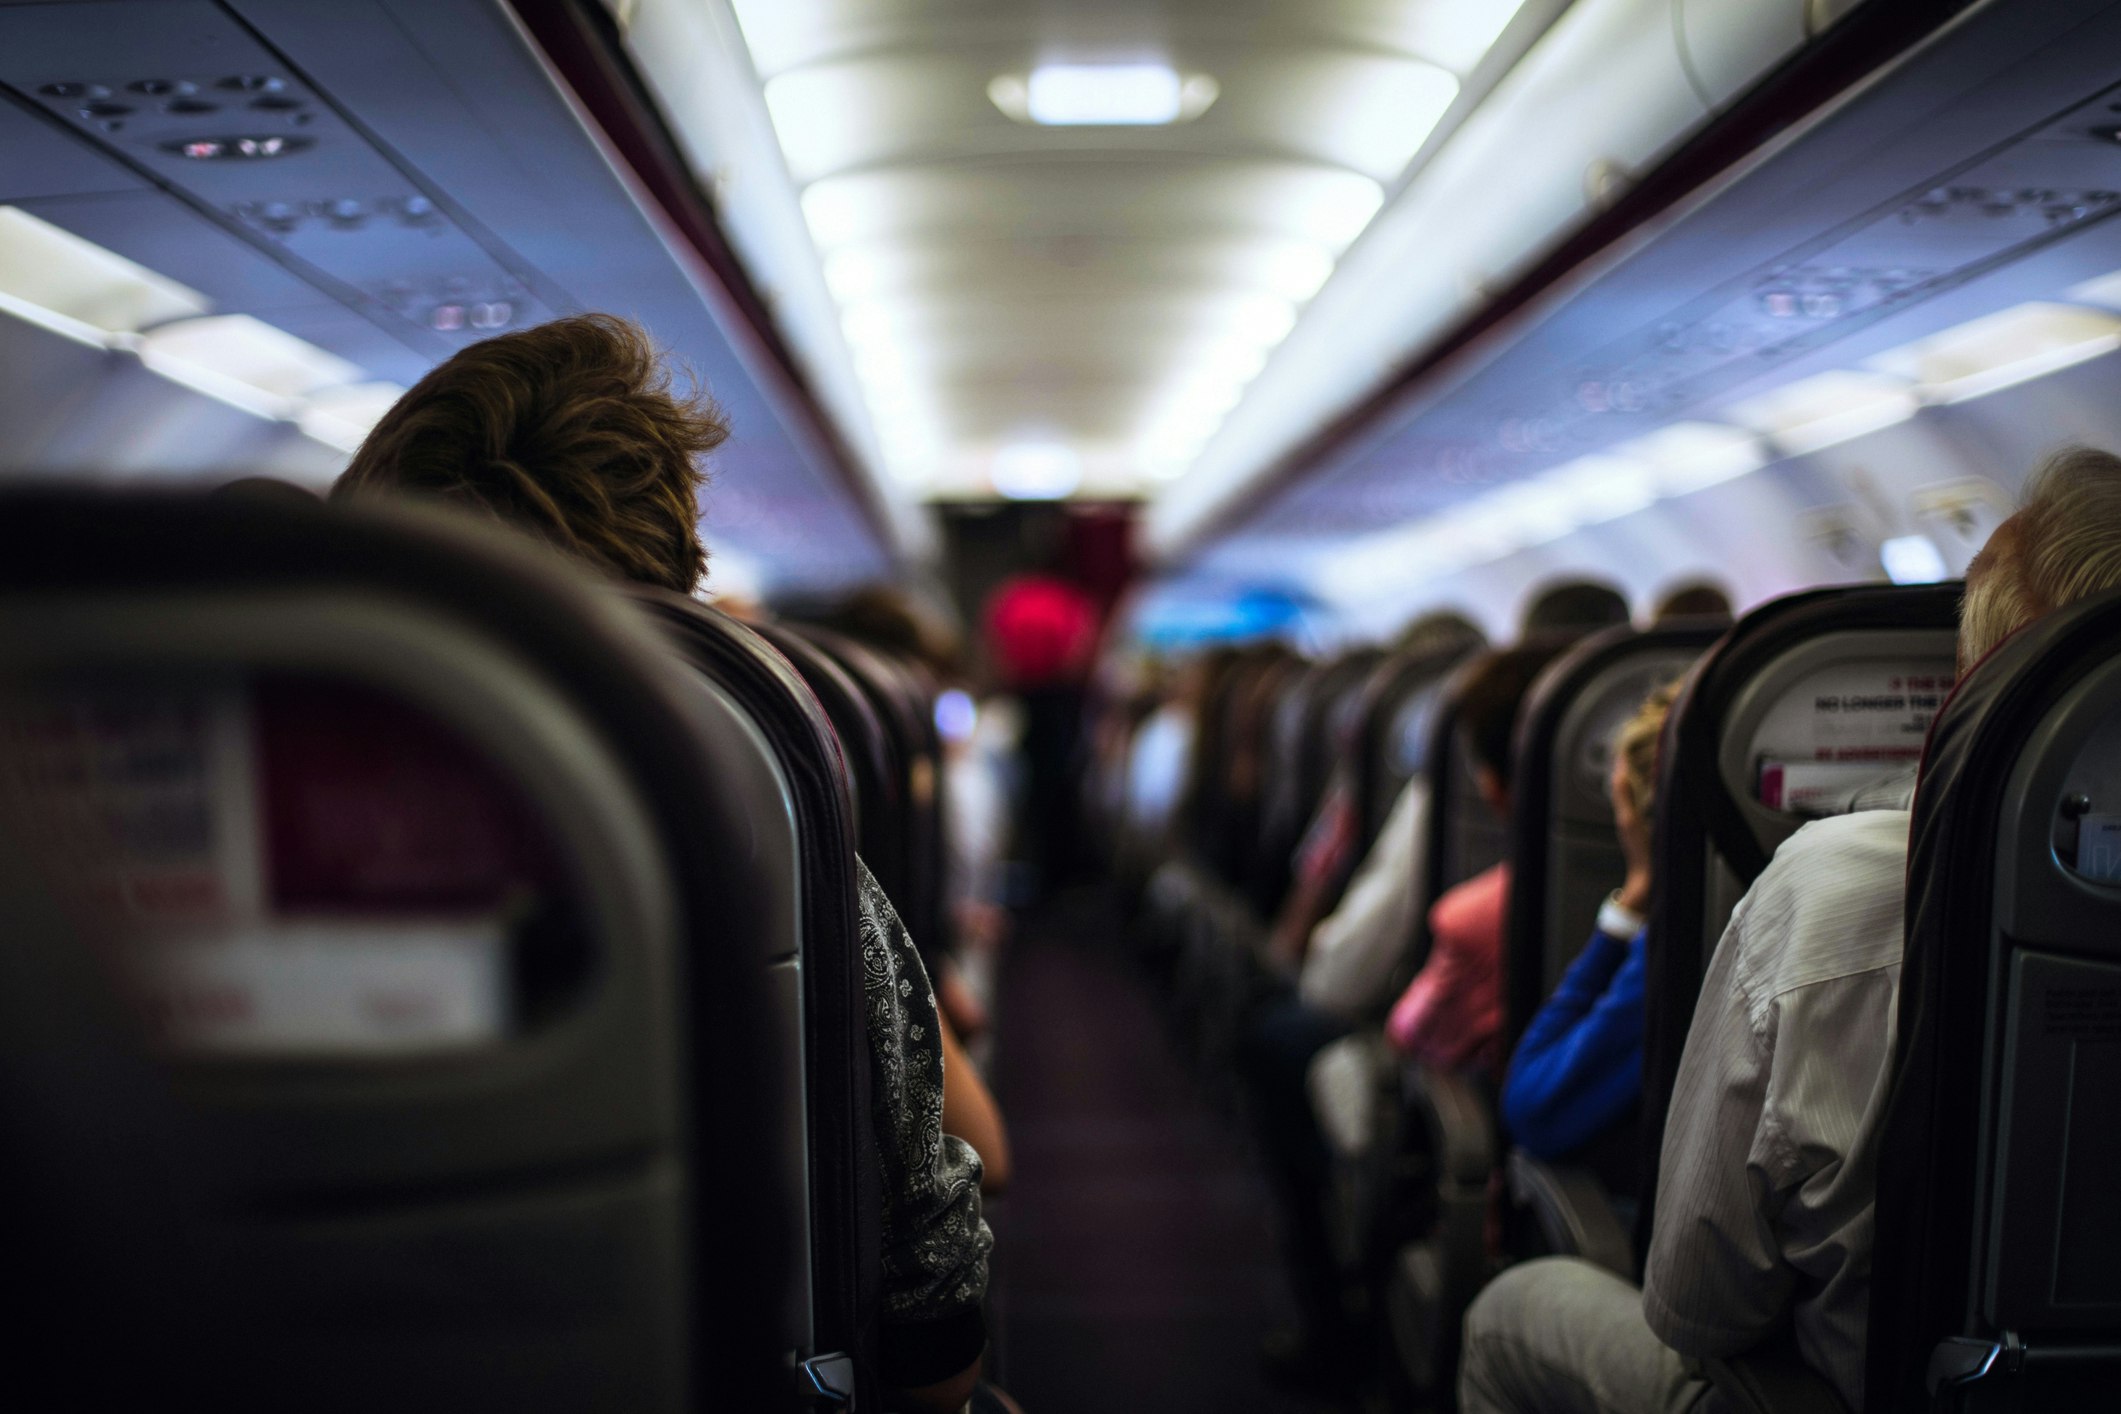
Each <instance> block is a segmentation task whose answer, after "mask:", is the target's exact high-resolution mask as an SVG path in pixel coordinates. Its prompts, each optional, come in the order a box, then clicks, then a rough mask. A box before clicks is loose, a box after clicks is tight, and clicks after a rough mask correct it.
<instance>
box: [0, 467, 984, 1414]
mask: <svg viewBox="0 0 2121 1414" xmlns="http://www.w3.org/2000/svg"><path fill="white" fill-rule="evenodd" d="M933 691H934V689H933V686H932V685H930V684H927V683H925V682H923V681H922V680H921V678H920V676H919V672H918V670H917V669H915V668H914V667H912V666H910V665H908V664H906V663H902V662H899V661H896V660H894V659H892V658H890V657H889V656H887V655H885V654H883V653H880V652H878V651H876V650H873V649H869V648H866V647H863V646H862V645H859V644H855V643H852V642H849V641H846V640H843V639H840V638H837V637H835V636H833V635H830V634H827V633H824V632H822V631H817V632H811V631H806V630H800V629H796V628H792V627H786V626H773V625H769V626H765V627H761V628H759V629H756V630H754V629H751V628H747V627H745V626H744V625H742V624H740V623H738V622H736V621H734V620H732V619H730V618H728V617H726V616H724V615H722V614H719V613H717V612H716V611H714V610H713V609H710V608H707V607H705V606H703V605H702V604H700V603H698V602H696V601H692V600H688V599H685V598H683V597H681V596H677V595H674V594H670V593H667V592H662V591H656V590H650V589H644V588H634V589H630V590H622V589H619V588H617V587H615V586H612V585H609V584H606V583H603V582H598V581H594V580H593V579H592V578H591V577H590V576H588V575H586V574H585V573H583V572H582V571H580V570H579V569H577V568H575V567H573V566H570V565H566V564H562V563H560V562H559V561H558V560H557V559H556V558H555V557H553V556H551V555H549V554H546V553H543V552H541V551H540V550H538V549H537V548H535V547H532V546H530V545H528V544H527V543H518V542H516V541H515V540H513V539H512V538H508V537H504V536H502V535H500V534H497V533H486V532H482V531H481V530H480V529H479V528H477V527H476V526H467V525H466V524H463V523H461V522H460V521H458V520H456V519H452V518H447V517H443V516H440V515H437V514H434V513H428V512H423V511H421V510H419V509H417V508H408V507H398V506H375V505H369V506H363V507H357V508H348V507H343V506H331V507H324V506H314V507H303V506H300V505H291V504H286V503H283V502H281V501H280V500H278V499H274V500H272V501H270V502H269V503H268V502H262V501H261V502H257V503H253V502H251V501H249V500H246V499H243V498H221V497H178V496H157V495H139V494H128V495H101V494H76V493H61V492H56V491H28V492H14V493H10V494H9V495H8V497H7V498H6V502H5V504H4V506H0V841H4V843H5V848H4V849H0V859H4V861H5V862H4V865H0V919H4V920H5V921H4V923H0V931H4V932H5V933H6V935H7V936H8V939H9V947H8V949H6V954H7V956H6V959H5V962H4V964H0V965H4V967H5V969H6V971H7V977H6V980H5V983H4V985H0V992H4V993H5V994H6V995H5V1001H4V1003H0V1006H4V1009H5V1011H6V1013H7V1017H8V1024H7V1026H6V1028H5V1029H6V1030H7V1032H8V1040H7V1041H6V1043H5V1044H4V1046H0V1115H4V1122H5V1124H6V1126H7V1128H8V1130H9V1131H10V1133H11V1134H12V1135H15V1136H17V1137H18V1138H19V1139H20V1141H21V1142H20V1143H19V1144H18V1145H17V1146H15V1147H14V1148H13V1150H12V1152H13V1154H14V1157H11V1159H10V1163H9V1165H8V1167H9V1170H10V1174H9V1178H8V1182H9V1184H10V1185H11V1186H12V1187H13V1189H14V1192H15V1196H17V1197H18V1199H20V1200H21V1201H20V1202H19V1203H18V1204H17V1205H11V1207H10V1211H11V1212H12V1213H14V1214H15V1215H16V1216H17V1217H18V1219H23V1218H24V1217H25V1216H26V1215H29V1214H34V1215H35V1220H34V1226H35V1228H36V1230H37V1234H38V1238H39V1240H38V1242H36V1243H31V1244H28V1245H27V1246H25V1248H24V1250H25V1252H26V1253H31V1254H33V1255H32V1256H28V1257H25V1260H24V1262H23V1264H22V1265H21V1267H20V1269H19V1270H18V1272H17V1280H18V1283H19V1284H20V1285H21V1286H22V1287H24V1288H30V1287H39V1289H41V1290H43V1291H44V1292H45V1293H46V1299H45V1300H44V1301H43V1302H42V1303H41V1304H40V1307H39V1310H40V1314H39V1315H37V1316H35V1317H33V1318H32V1319H31V1321H30V1324H29V1325H28V1326H27V1327H25V1329H24V1330H23V1331H21V1332H18V1334H22V1335H24V1336H25V1337H26V1339H25V1340H24V1341H23V1343H22V1344H21V1345H20V1346H19V1347H18V1348H21V1349H23V1350H25V1351H30V1352H37V1353H36V1354H34V1355H33V1356H32V1357H31V1358H32V1360H33V1363H39V1362H41V1363H45V1364H48V1365H49V1366H50V1367H51V1369H50V1372H51V1373H54V1374H61V1375H63V1376H64V1378H65V1379H66V1380H67V1381H68V1382H69V1383H70V1384H71V1385H72V1386H73V1387H74V1388H75V1389H76V1390H78V1391H82V1392H83V1393H84V1399H83V1401H82V1402H83V1406H84V1407H88V1405H90V1404H95V1403H98V1402H99V1401H97V1400H95V1399H89V1398H86V1395H87V1394H90V1393H107V1394H110V1395H112V1396H114V1397H115V1396H121V1395H122V1396H127V1397H131V1398H138V1397H140V1396H153V1397H155V1398H158V1399H167V1398H168V1397H169V1396H171V1395H172V1394H177V1395H185V1394H200V1395H208V1394H210V1395H212V1396H213V1397H214V1398H215V1399H216V1401H217V1402H218V1403H220V1404H221V1405H223V1406H224V1407H249V1406H251V1405H256V1406H258V1407H264V1406H266V1405H267V1404H270V1405H271V1406H272V1407H277V1408H284V1407H288V1406H289V1405H290V1404H299V1405H301V1406H302V1407H306V1408H316V1409H336V1408H346V1409H353V1408H374V1407H377V1406H378V1405H385V1404H387V1405H388V1406H390V1407H394V1408H410V1409H422V1408H434V1409H445V1408H447V1409H463V1408H468V1407H506V1408H513V1409H518V1410H536V1409H554V1410H558V1409H579V1408H585V1407H610V1408H628V1409H641V1410H650V1409H667V1410H682V1409H695V1408H742V1409H762V1410H763V1409H774V1408H787V1409H796V1408H843V1407H854V1406H855V1405H856V1404H859V1405H860V1407H863V1408H881V1407H883V1390H884V1386H883V1385H882V1383H881V1382H880V1374H879V1368H878V1359H879V1356H878V1321H879V1311H878V1286H879V1261H880V1252H879V1247H880V1237H879V1232H878V1222H879V1217H878V1212H879V1206H880V1202H881V1199H880V1192H881V1185H882V1183H883V1181H884V1179H883V1176H882V1175H881V1174H880V1173H879V1171H878V1165H879V1155H878V1152H877V1145H876V1143H875V1142H874V1140H873V1138H872V1137H871V1136H872V1135H873V1133H874V1130H873V1127H872V1126H873V1118H872V1115H871V1113H870V1107H871V1093H870V1090H871V1083H872V1080H871V1064H870V1054H869V1042H868V1040H867V1039H866V1033H865V1020H864V1005H865V1002H864V970H865V968H866V967H868V966H870V965H872V964H873V962H874V959H873V958H871V957H869V956H868V954H869V953H870V952H873V950H874V947H875V940H874V939H871V938H865V937H864V936H863V930H862V929H861V928H860V927H859V926H858V922H857V908H856V894H855V889H856V871H857V864H856V850H857V845H859V846H860V849H861V852H862V855H863V857H865V858H866V859H867V860H868V861H869V863H870V864H871V865H872V866H873V867H874V869H875V872H876V874H877V876H878V878H879V880H880V881H881V882H883V883H884V884H885V886H886V888H887V889H888V890H889V891H890V893H891V895H892V896H893V897H894V898H896V899H898V900H900V901H901V906H902V907H903V908H904V909H905V911H906V914H907V921H908V922H909V924H912V925H913V926H914V927H915V929H916V930H917V931H916V933H915V936H917V937H921V938H924V939H938V938H941V937H943V936H944V932H943V926H942V912H943V907H944V905H943V899H944V897H945V888H944V880H943V879H942V877H941V871H942V868H943V857H944V851H943V849H942V844H941V841H942V830H943V827H942V821H941V819H940V810H941V808H942V804H941V794H940V792H938V791H937V790H936V788H935V787H936V782H937V779H938V774H939V769H940V762H939V760H938V755H937V746H936V742H935V738H934V730H933V726H932V722H933V717H932V712H931V710H930V708H931V702H932V696H933ZM923 925H925V926H923ZM87 959H93V960H94V961H95V963H96V964H97V965H95V966H85V965H84V960H87ZM47 1279H48V1281H47ZM114 1293H118V1294H119V1295H118V1296H116V1297H115V1298H114V1296H113V1294H114ZM69 1298H71V1299H69ZM134 1351H143V1352H151V1353H152V1354H153V1355H154V1356H155V1357H157V1358H155V1359H152V1360H145V1361H141V1360H135V1359H134V1358H133V1356H132V1352H134ZM105 1386H107V1387H108V1388H104V1387H105Z"/></svg>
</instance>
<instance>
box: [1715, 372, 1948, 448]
mask: <svg viewBox="0 0 2121 1414" xmlns="http://www.w3.org/2000/svg"><path fill="white" fill-rule="evenodd" d="M1920 407H1921V401H1920V399H1918V398H1917V397H1916V396H1915V390H1914V389H1913V388H1911V387H1909V386H1908V385H1907V384H1906V383H1904V382H1902V381H1901V380H1899V379H1897V378H1887V377H1885V376H1883V375H1882V374H1877V373H1854V372H1849V371H1846V370H1839V369H1837V370H1835V371H1833V372H1830V373H1820V374H1816V375H1814V376H1813V377H1810V378H1806V379H1802V380H1800V381H1799V382H1796V383H1791V384H1789V385H1787V386H1785V387H1781V388H1777V389H1776V390H1775V391H1773V392H1772V393H1764V394H1762V395H1761V396H1759V397H1757V398H1752V399H1749V400H1747V401H1746V402H1743V403H1740V404H1739V405H1738V406H1736V407H1734V408H1732V409H1730V417H1731V420H1732V421H1733V422H1737V423H1739V424H1741V425H1743V426H1746V427H1750V428H1752V429H1753V430H1754V431H1755V432H1758V433H1760V434H1761V435H1762V436H1764V437H1769V438H1772V439H1773V440H1774V443H1775V445H1776V447H1777V449H1778V450H1780V451H1781V452H1783V453H1784V454H1785V455H1788V456H1803V455H1805V454H1806V453H1808V452H1816V451H1819V450H1821V449H1822V448H1826V447H1831V446H1833V445H1834V444H1835V443H1837V442H1846V441H1848V440H1849V439H1851V438H1853V437H1861V436H1863V435H1864V434H1865V433H1868V432H1876V431H1878V430H1879V429H1881V428H1885V427H1891V426H1892V425H1893V424H1894V423H1896V422H1905V421H1906V420H1907V419H1909V418H1911V417H1913V416H1914V415H1915V413H1916V411H1917V410H1918V409H1919V408H1920Z"/></svg>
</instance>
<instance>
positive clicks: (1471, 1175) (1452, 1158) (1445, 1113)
mask: <svg viewBox="0 0 2121 1414" xmlns="http://www.w3.org/2000/svg"><path fill="white" fill-rule="evenodd" d="M1404 1074H1405V1082H1404V1087H1403V1089H1404V1093H1405V1095H1406V1098H1407V1103H1408V1106H1409V1108H1410V1109H1411V1110H1412V1112H1413V1113H1414V1114H1415V1115H1416V1116H1418V1117H1419V1118H1420V1120H1421V1122H1422V1123H1423V1124H1425V1125H1427V1126H1428V1130H1429V1139H1430V1141H1431V1143H1432V1144H1433V1146H1434V1151H1435V1154H1436V1169H1437V1173H1438V1175H1439V1176H1440V1177H1441V1178H1442V1179H1443V1180H1444V1181H1445V1182H1448V1183H1457V1184H1462V1185H1468V1186H1471V1185H1476V1184H1477V1185H1481V1186H1483V1187H1485V1185H1486V1184H1487V1181H1488V1174H1489V1173H1490V1172H1491V1171H1492V1170H1493V1169H1494V1167H1495V1117H1494V1113H1493V1106H1492V1105H1490V1104H1489V1102H1488V1098H1487V1096H1485V1095H1483V1094H1482V1093H1481V1092H1480V1090H1479V1089H1478V1087H1476V1086H1474V1085H1473V1084H1472V1083H1471V1082H1470V1081H1468V1080H1466V1079H1465V1078H1464V1077H1463V1076H1459V1075H1455V1074H1453V1073H1451V1072H1450V1071H1446V1070H1435V1069H1432V1068H1430V1067H1429V1066H1425V1065H1410V1066H1408V1067H1407V1068H1406V1071H1405V1072H1404Z"/></svg>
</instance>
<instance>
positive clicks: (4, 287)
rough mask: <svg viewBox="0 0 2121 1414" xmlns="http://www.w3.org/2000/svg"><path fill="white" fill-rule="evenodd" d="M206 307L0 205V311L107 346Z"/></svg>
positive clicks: (113, 256)
mask: <svg viewBox="0 0 2121 1414" xmlns="http://www.w3.org/2000/svg"><path fill="white" fill-rule="evenodd" d="M211 307H212V306H211V304H210V303H209V302H208V300H207V298H206V296H204V295H202V294H200V293H199V292H198V291H197V290H194V289H190V288H188V287H186V286H184V285H180V284H178V283H177V282H176V281H175V280H171V279H169V278H167V277H166V276H162V275H158V274H156V273H155V272H154V271H152V270H149V269H148V268H147V267H145V266H143V265H136V264H134V263H133V262H132V261H130V260H127V259H126V258H125V257H124V256H122V255H119V254H117V253H116V252H115V251H109V250H105V249H104V248H103V247H102V246H99V245H97V244H96V243H95V242H93V241H87V240H83V239H82V238H81V237H79V236H77V235H75V234H74V233H73V232H71V231H66V230H62V229H60V228H59V227H57V226H54V225H52V224H51V223H50V222H48V221H44V220H41V219H39V218H38V217H35V216H32V215H30V214H29V213H28V212H27V211H24V210H22V209H21V208H20V207H14V206H0V310H5V311H6V312H7V313H9V314H12V315H15V316H16V317H17V318H20V319H26V320H28V321H29V322H30V323H32V324H36V325H38V326H40V327H42V328H45V329H49V330H51V331H52V332H53V333H56V334H61V335H64V336H65V337H67V338H69V339H73V340H76V341H77V342H80V343H84V344H91V345H96V346H99V347H108V346H110V345H111V344H112V343H114V342H123V341H124V339H125V337H126V336H128V335H131V334H132V333H134V332H135V331H137V330H140V329H144V328H146V327H148V326H149V325H152V324H161V323H165V322H167V321H169V320H173V319H191V318H195V317H196V316H198V315H202V314H204V313H206V312H207V310H208V309H210V308H211Z"/></svg>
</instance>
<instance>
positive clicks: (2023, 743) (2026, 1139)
mask: <svg viewBox="0 0 2121 1414" xmlns="http://www.w3.org/2000/svg"><path fill="white" fill-rule="evenodd" d="M1910 844H1911V854H1910V861H1909V869H1908V910H1907V955H1906V960H1905V964H1904V967H1903V971H1902V974H1901V990H1900V1012H1899V1030H1898V1034H1897V1040H1896V1053H1895V1072H1894V1082H1893V1087H1892V1091H1891V1096H1890V1099H1889V1100H1888V1103H1887V1113H1886V1121H1885V1138H1884V1142H1883V1143H1882V1144H1881V1146H1880V1154H1881V1157H1880V1164H1879V1197H1878V1209H1877V1213H1878V1244H1877V1248H1876V1258H1875V1261H1874V1265H1873V1285H1872V1299H1871V1325H1870V1340H1871V1348H1870V1362H1869V1375H1868V1380H1869V1383H1868V1386H1867V1388H1868V1389H1869V1390H1870V1391H1871V1392H1872V1393H1870V1394H1868V1395H1867V1397H1866V1400H1865V1405H1866V1407H1867V1408H1870V1409H1895V1410H1916V1409H1922V1408H1938V1409H1947V1410H1982V1411H1987V1410H2011V1411H2018V1410H2048V1409H2089V1408H2094V1407H2098V1406H2099V1405H2101V1404H2104V1403H2108V1402H2110V1401H2111V1399H2112V1397H2113V1391H2114V1389H2115V1388H2116V1386H2117V1383H2121V1208H2117V1206H2116V1204H2115V1201H2114V1195H2115V1194H2116V1193H2117V1192H2121V1123H2117V1122H2116V1110H2115V1096H2116V1095H2117V1094H2121V594H2107V595H2104V596H2101V597H2099V598H2096V599H2092V600H2088V601H2086V602H2084V603H2082V604H2079V605H2076V606H2073V607H2071V608H2068V609H2064V610H2061V611H2058V612H2056V613H2053V614H2050V615H2049V616H2047V617H2046V618H2044V619H2042V620H2041V621H2039V622H2038V623H2036V624H2034V625H2033V626H2032V627H2031V628H2029V629H2026V630H2025V631H2024V632H2022V633H2020V634H2019V635H2017V636H2016V637H2015V638H2013V639H2012V640H2011V641H2010V642H2008V643H2006V644H2005V645H2004V646H2003V647H2002V648H2000V649H1998V650H1997V651H1996V652H1995V653H1993V654H1991V655H1990V657H1989V658H1988V659H1987V660H1986V661H1984V662H1983V663H1981V664H1980V665H1979V666H1977V667H1976V668H1975V669H1974V670H1973V671H1972V672H1971V673H1969V675H1968V677H1967V680H1966V681H1965V682H1964V683H1963V684H1962V685H1961V686H1960V688H1959V690H1958V691H1957V692H1956V693H1955V694H1954V695H1953V697H1952V699H1951V701H1950V703H1949V704H1948V705H1947V706H1946V707H1945V709H1944V711H1943V713H1942V714H1941V715H1940V717H1939V718H1938V721H1937V725H1936V730H1935V732H1934V733H1933V735H1932V737H1931V741H1930V748H1929V751H1928V753H1927V755H1926V756H1925V758H1924V762H1923V774H1922V785H1921V790H1920V792H1919V794H1918V795H1917V798H1916V802H1915V811H1914V826H1913V834H1912V838H1911V841H1910Z"/></svg>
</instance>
